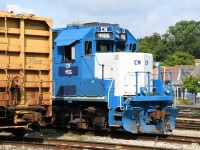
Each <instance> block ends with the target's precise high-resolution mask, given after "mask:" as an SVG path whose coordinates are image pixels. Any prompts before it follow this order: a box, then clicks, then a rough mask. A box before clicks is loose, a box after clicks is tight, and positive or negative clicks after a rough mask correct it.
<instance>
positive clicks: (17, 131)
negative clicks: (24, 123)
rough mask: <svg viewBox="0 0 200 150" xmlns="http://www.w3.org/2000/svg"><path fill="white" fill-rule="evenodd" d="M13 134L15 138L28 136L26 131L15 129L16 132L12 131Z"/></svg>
mask: <svg viewBox="0 0 200 150" xmlns="http://www.w3.org/2000/svg"><path fill="white" fill-rule="evenodd" d="M12 134H13V135H14V136H15V137H24V135H25V134H26V131H25V130H24V129H15V130H14V131H12Z"/></svg>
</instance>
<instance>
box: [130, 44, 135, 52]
mask: <svg viewBox="0 0 200 150" xmlns="http://www.w3.org/2000/svg"><path fill="white" fill-rule="evenodd" d="M135 51H136V44H135V43H131V44H130V52H135Z"/></svg>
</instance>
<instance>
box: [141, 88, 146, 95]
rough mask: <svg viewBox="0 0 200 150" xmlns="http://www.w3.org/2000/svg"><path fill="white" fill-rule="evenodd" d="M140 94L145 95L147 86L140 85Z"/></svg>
mask: <svg viewBox="0 0 200 150" xmlns="http://www.w3.org/2000/svg"><path fill="white" fill-rule="evenodd" d="M140 94H141V95H143V96H146V95H147V88H146V87H140Z"/></svg>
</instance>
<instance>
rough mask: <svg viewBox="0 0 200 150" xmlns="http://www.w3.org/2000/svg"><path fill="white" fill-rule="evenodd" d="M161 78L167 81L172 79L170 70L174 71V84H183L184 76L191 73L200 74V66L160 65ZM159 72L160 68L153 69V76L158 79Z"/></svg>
mask: <svg viewBox="0 0 200 150" xmlns="http://www.w3.org/2000/svg"><path fill="white" fill-rule="evenodd" d="M160 71H161V72H165V73H161V79H163V80H165V82H167V81H170V76H169V72H172V82H173V84H174V85H183V81H182V79H183V78H186V77H188V76H190V75H192V76H197V75H200V66H191V65H176V66H173V67H163V66H162V67H160ZM156 74H158V69H157V68H155V69H154V71H153V78H154V79H156V78H157V76H156Z"/></svg>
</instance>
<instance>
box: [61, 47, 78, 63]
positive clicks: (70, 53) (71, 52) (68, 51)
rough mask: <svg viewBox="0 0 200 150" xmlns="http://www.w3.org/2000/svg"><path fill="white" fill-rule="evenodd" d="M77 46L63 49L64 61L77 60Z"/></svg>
mask: <svg viewBox="0 0 200 150" xmlns="http://www.w3.org/2000/svg"><path fill="white" fill-rule="evenodd" d="M75 51H76V49H75V45H67V46H63V47H62V61H64V62H66V61H74V60H75Z"/></svg>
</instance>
